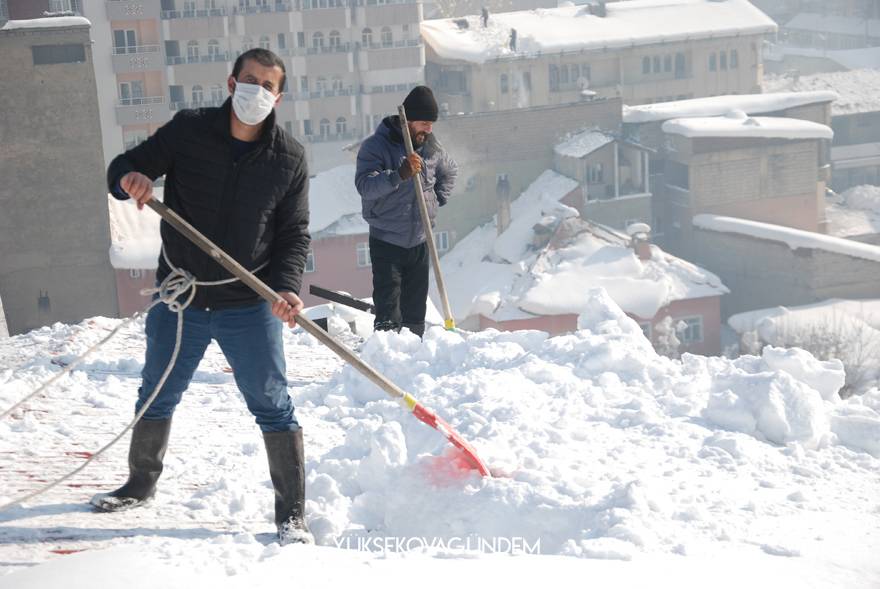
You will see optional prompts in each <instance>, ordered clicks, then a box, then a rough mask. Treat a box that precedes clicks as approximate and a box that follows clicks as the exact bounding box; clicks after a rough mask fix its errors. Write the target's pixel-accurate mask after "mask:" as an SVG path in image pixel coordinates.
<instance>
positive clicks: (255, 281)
mask: <svg viewBox="0 0 880 589" xmlns="http://www.w3.org/2000/svg"><path fill="white" fill-rule="evenodd" d="M146 205H147V206H148V207H150V208H151V209H153V210H154V211H155V212H156V213H158V214H159V216H160V217H162V219H164V220H165V221H166V222H167V223H168V224H169V225H171V226H172V227H174V228H175V229H176V230H177V231H179V232H180V233H181V234H182V235H183V236H184V237H186V238H187V239H189V240H190V241H191V242H193V243H194V244H195V245H196V246H197V247H198V248H199V249H201V250H202V251H203V252H205V253H206V254H208V255H209V256H211V257H212V258H213V259H214V260H215V261H216V262H217V263H219V264H220V265H221V266H223V267H224V268H226V269H227V270H228V271H229V272H230V273H232V274H233V275H234V276H235V277H236V278H238V279H239V280H241V281H242V282H243V283H245V284H246V285H248V286H249V287H251V288H252V289H253V290H254V292H256V293H257V294H258V295H260V296H261V297H262V298H263V299H265V300H266V301H268V302H269V303H270V304H273V303H275V302H276V301H278V300H280V299H281V297H280V296H279V295H278V293H276V292H275V291H274V290H272V289H271V288H269V286H268V285H266V283H265V282H263V281H262V280H260V279H259V278H257V277H256V276H254V275H253V274H252V273H250V272H249V271H248V270H246V269H245V268H244V267H243V266H242V265H241V264H239V263H238V262H236V261H235V260H234V259H233V258H232V257H230V256H229V254H227V253H226V252H224V251H223V250H222V249H220V248H219V247H217V246H216V245H214V244H213V243H212V242H211V241H210V240H209V239H208V238H207V237H205V236H204V235H202V234H201V233H199V231H198V230H197V229H196V228H195V227H193V226H192V225H190V224H189V223H187V222H186V221H185V220H184V219H183V218H181V217H180V215H178V214H177V213H175V212H174V211H172V210H171V209H169V208H168V207H167V206H166V205H165V204H164V203H162V202H159V201H158V200H156V199H155V198H152V199H150V200H148V201H147V202H146ZM296 324H297V325H299V326H300V327H302V328H303V329H304V330H306V332H308V333H309V334H310V335H312V336H313V337H315V338H316V339H317V340H318V341H320V342H321V343H322V344H324V345H325V346H327V347H328V348H330V349H331V350H333V352H335V353H336V355H337V356H339V357H340V358H342V359H343V360H345V361H346V362H348V363H349V364H351V365H352V366H354V368H355V369H356V370H357V371H358V372H360V373H361V374H363V375H364V376H365V377H367V378H368V379H369V380H370V381H372V382H373V383H374V384H375V385H376V386H378V387H379V388H380V389H382V390H383V391H385V392H386V393H388V394H389V395H390V396H392V397H394V398H395V399H397V400H398V402H399V403H400V404H401V405H403V406H404V407H406V408H407V409H408V410H409V411H411V412H412V413H413V415H415V416H416V417H417V418H418V419H419V420H421V421H423V422H424V423H426V424H428V425H430V426H431V427H433V428H434V429H436V430H437V431H439V432H440V433H441V434H443V435H444V436H445V437H446V439H447V440H449V441H450V442H451V443H452V445H453V446H455V447H456V448H458V449H459V450H461V452H462V453H463V454H464V457H465V458H466V459H467V461H468V463H470V465H471V466H472V467H473V468H475V469H476V470H477V471H478V472H479V473H480V474H481V475H482V476H491V475H490V474H489V469H488V468H486V465H485V464H484V463H483V461H482V460H480V458H479V456H477V452H476V451H475V450H474V448H473V447H472V446H471V445H470V444H468V443H467V442H466V441H465V440H464V438H462V437H461V435H459V433H458V432H456V431H455V430H454V429H452V426H450V425H449V424H448V423H446V421H444V420H443V418H441V417H439V416H438V415H437V414H436V413H434V412H433V411H432V410H430V409H428V408H427V407H425V406H424V405H422V404H421V403H419V402H418V401H417V400H416V399H415V397H413V396H412V395H410V394H409V393H407V392H405V391H403V390H402V389H401V388H400V387H398V386H397V385H396V384H394V383H393V382H391V381H390V380H388V379H387V378H386V377H385V376H384V375H382V374H380V373H379V372H378V371H376V369H375V368H373V367H372V366H370V365H369V364H367V363H366V362H364V361H363V360H361V359H360V358H358V357H357V355H355V353H354V352H353V351H352V350H350V349H349V348H348V347H346V346H345V345H344V344H343V343H341V342H339V341H337V340H336V339H335V338H334V337H332V336H331V335H330V334H329V333H327V332H326V331H324V330H323V329H321V328H320V327H318V326H317V325H316V324H315V322H314V321H312V320H311V319H309V318H308V317H306V316H304V315H302V314H300V315H298V316H297V317H296Z"/></svg>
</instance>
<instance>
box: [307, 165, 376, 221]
mask: <svg viewBox="0 0 880 589" xmlns="http://www.w3.org/2000/svg"><path fill="white" fill-rule="evenodd" d="M354 174H355V166H354V164H349V165H345V166H338V167H336V168H332V169H330V170H327V171H325V172H321V173H320V174H318V175H316V176H315V177H313V178H311V179H310V180H309V231H310V232H311V233H312V235H313V236H319V235H321V234H322V233H326V234H334V235H348V234H357V233H366V232H367V231H368V230H369V227H368V226H367V223H366V221H364V219H363V216H362V215H361V196H360V194H358V191H357V189H356V188H355V185H354Z"/></svg>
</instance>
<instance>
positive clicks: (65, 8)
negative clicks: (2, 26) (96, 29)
mask: <svg viewBox="0 0 880 589" xmlns="http://www.w3.org/2000/svg"><path fill="white" fill-rule="evenodd" d="M4 4H6V3H5V2H4ZM43 6H45V4H44V5H43ZM49 12H73V13H75V14H78V15H82V0H50V1H49Z"/></svg>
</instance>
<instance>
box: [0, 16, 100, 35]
mask: <svg viewBox="0 0 880 589" xmlns="http://www.w3.org/2000/svg"><path fill="white" fill-rule="evenodd" d="M90 26H92V23H91V21H89V19H87V18H85V17H82V16H50V17H44V18H31V19H27V20H10V21H7V22H6V24H4V25H3V26H2V27H0V31H13V30H18V29H54V28H67V27H90Z"/></svg>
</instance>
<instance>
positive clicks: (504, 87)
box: [501, 74, 509, 94]
mask: <svg viewBox="0 0 880 589" xmlns="http://www.w3.org/2000/svg"><path fill="white" fill-rule="evenodd" d="M508 90H509V88H508V85H507V74H501V93H502V94H507V92H508Z"/></svg>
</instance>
